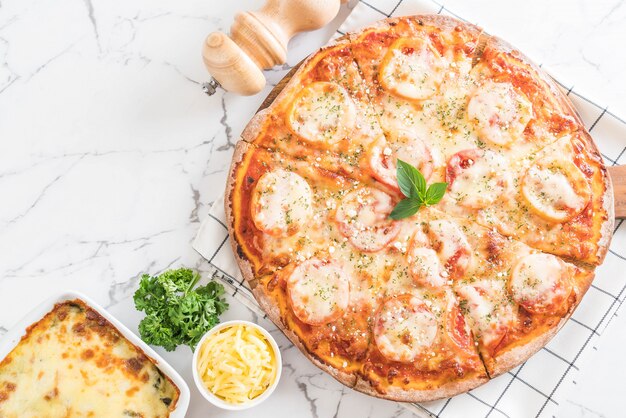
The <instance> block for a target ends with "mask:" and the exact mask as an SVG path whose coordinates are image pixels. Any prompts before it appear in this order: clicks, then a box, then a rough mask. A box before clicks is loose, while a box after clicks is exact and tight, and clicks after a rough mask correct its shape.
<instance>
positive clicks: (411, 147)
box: [370, 130, 434, 190]
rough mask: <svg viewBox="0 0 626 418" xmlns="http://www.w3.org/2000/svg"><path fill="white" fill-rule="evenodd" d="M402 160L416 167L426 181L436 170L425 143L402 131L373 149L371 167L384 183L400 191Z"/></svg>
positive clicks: (375, 175) (410, 133) (378, 143)
mask: <svg viewBox="0 0 626 418" xmlns="http://www.w3.org/2000/svg"><path fill="white" fill-rule="evenodd" d="M398 160H402V161H404V162H406V163H409V164H411V165H412V166H414V167H416V168H417V169H418V170H419V171H420V172H421V173H422V175H423V176H424V178H425V179H426V180H428V179H429V178H430V175H431V174H432V172H433V169H434V161H433V157H432V155H431V154H430V150H429V148H428V147H427V146H426V144H425V143H424V141H422V140H421V139H419V138H418V137H417V136H416V135H415V134H414V133H412V132H409V131H404V130H403V131H400V132H398V133H397V135H395V136H394V138H393V139H392V140H381V141H378V142H377V143H376V144H374V145H373V146H372V148H371V157H370V166H371V168H372V171H373V172H374V177H376V178H377V179H378V180H379V181H381V182H382V183H385V184H386V185H387V186H390V187H392V188H394V189H398V190H399V188H398V179H397V175H396V173H397V161H398Z"/></svg>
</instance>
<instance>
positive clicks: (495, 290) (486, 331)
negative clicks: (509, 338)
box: [456, 279, 517, 347]
mask: <svg viewBox="0 0 626 418" xmlns="http://www.w3.org/2000/svg"><path fill="white" fill-rule="evenodd" d="M456 290H457V293H458V294H459V295H460V296H461V298H463V299H464V300H466V301H467V302H466V303H467V304H466V309H467V311H468V314H469V318H470V320H471V321H472V323H473V325H474V326H473V328H474V330H475V331H474V332H476V331H478V335H477V337H478V338H479V339H481V340H482V343H483V345H485V346H487V347H489V346H496V345H497V344H498V343H499V342H500V340H501V339H502V338H503V337H504V335H505V334H506V333H507V332H508V330H509V329H511V328H514V324H515V322H516V320H517V316H516V315H515V311H514V306H513V304H512V303H511V301H510V300H509V297H508V295H507V292H506V288H505V285H504V283H503V282H501V281H497V280H488V279H484V280H479V281H476V282H474V283H472V284H464V285H461V286H459V287H457V289H456Z"/></svg>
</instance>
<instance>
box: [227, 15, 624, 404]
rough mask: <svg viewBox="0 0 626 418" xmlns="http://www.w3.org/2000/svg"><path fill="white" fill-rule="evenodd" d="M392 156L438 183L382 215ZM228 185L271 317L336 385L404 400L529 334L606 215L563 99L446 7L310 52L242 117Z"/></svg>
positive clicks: (523, 344) (236, 229)
mask: <svg viewBox="0 0 626 418" xmlns="http://www.w3.org/2000/svg"><path fill="white" fill-rule="evenodd" d="M398 160H402V161H405V162H407V163H409V164H410V165H412V166H413V167H415V168H416V169H418V170H419V171H420V172H421V174H422V175H423V176H424V178H425V179H426V181H427V182H428V184H431V183H436V182H447V189H446V192H445V194H444V196H443V199H441V200H440V201H439V202H438V203H436V204H433V205H430V206H424V207H421V208H420V209H419V210H418V211H417V212H416V213H415V214H414V215H412V216H409V217H405V218H403V219H399V220H394V219H391V218H390V216H389V215H390V213H391V212H392V210H393V209H394V207H395V206H396V205H397V204H398V202H400V201H401V200H402V199H403V198H404V195H403V191H402V190H401V189H400V186H399V183H398V179H397V177H396V175H397V164H398ZM226 196H227V198H226V214H227V216H228V227H229V231H230V235H231V243H232V246H233V249H234V252H235V255H236V258H237V261H238V263H239V266H240V268H241V271H242V273H243V276H244V277H245V279H246V280H247V282H248V284H249V285H250V287H251V289H252V291H253V293H254V295H255V297H256V299H257V301H258V302H259V304H260V305H261V307H262V308H263V309H264V310H265V312H267V314H268V316H269V317H270V318H271V319H272V320H273V321H274V322H275V323H276V324H277V325H278V326H279V327H280V328H281V329H282V330H283V331H284V332H285V334H286V335H287V337H288V338H289V339H290V340H291V341H292V342H293V343H294V344H295V345H296V346H297V347H298V348H299V349H300V350H301V351H302V352H303V353H304V354H305V355H306V356H307V357H308V358H309V359H310V360H311V361H312V362H313V363H315V364H316V365H317V366H319V367H320V368H322V369H323V370H325V371H327V372H328V373H330V374H331V375H332V376H334V377H335V378H336V379H337V380H339V381H340V382H342V383H343V384H345V385H347V386H350V387H353V388H355V389H356V390H359V391H362V392H364V393H368V394H371V395H374V396H378V397H383V398H387V399H394V400H399V401H428V400H434V399H438V398H442V397H448V396H452V395H455V394H458V393H461V392H465V391H467V390H470V389H472V388H474V387H476V386H478V385H481V384H483V383H485V382H487V381H488V380H489V379H490V378H493V377H495V376H497V375H499V374H501V373H504V372H506V371H507V370H510V369H511V368H513V367H515V366H516V365H518V364H520V363H522V362H523V361H525V360H526V359H528V357H530V356H531V355H532V354H533V353H535V352H536V351H537V350H539V349H540V348H541V347H543V346H544V345H545V344H546V343H547V342H548V341H549V339H550V338H551V337H552V336H553V335H554V334H555V333H556V332H557V330H558V329H559V328H560V327H561V326H562V325H563V323H564V322H565V321H566V320H567V319H568V318H569V316H570V315H571V314H572V312H573V311H574V309H575V308H576V306H577V305H578V303H579V302H580V300H581V298H582V297H583V295H584V294H585V292H586V290H587V289H588V287H589V286H590V284H591V281H592V279H593V276H594V269H595V267H597V266H598V265H599V264H600V263H601V262H602V260H603V259H604V256H605V253H606V251H607V247H608V243H609V241H610V236H611V232H612V227H613V206H612V205H613V197H612V190H611V183H610V179H609V177H608V174H607V172H606V169H605V167H604V165H603V162H602V159H601V157H600V153H599V152H598V150H597V148H596V146H595V144H594V143H593V140H592V139H591V137H590V136H589V134H588V133H587V132H586V131H585V129H584V127H583V125H582V123H581V121H580V118H579V117H578V116H577V115H576V113H575V111H574V109H573V107H572V105H571V104H570V103H569V101H568V100H567V98H566V96H565V95H564V94H563V93H562V92H561V91H560V90H559V89H558V88H557V87H556V86H555V84H554V82H553V81H552V80H551V79H550V78H549V77H547V76H546V75H545V74H543V73H542V72H541V70H540V69H539V68H537V67H536V66H535V65H533V64H532V63H531V62H529V60H528V59H526V58H525V57H524V56H523V55H521V54H520V53H519V52H517V51H516V50H514V49H513V48H511V47H510V46H509V45H508V44H506V43H505V42H503V41H502V40H500V39H498V38H495V37H492V36H489V35H487V34H485V33H483V32H482V30H481V29H480V28H478V27H476V26H473V25H469V24H466V23H462V22H460V21H457V20H455V19H452V18H449V17H444V16H430V15H427V16H426V15H425V16H413V17H403V18H397V19H388V20H384V21H381V22H379V23H377V24H375V25H373V26H371V27H368V28H366V29H364V30H362V31H361V32H359V33H355V34H349V35H347V36H345V37H343V38H342V39H340V40H338V41H336V42H335V43H334V44H332V45H329V46H327V47H325V48H323V49H321V50H320V51H318V52H317V53H315V54H313V55H312V56H311V57H309V58H308V59H307V60H306V61H304V62H303V63H302V65H301V66H300V67H299V69H298V70H297V71H296V72H295V73H294V74H293V76H292V77H291V79H290V81H289V82H288V83H287V84H286V86H285V87H284V88H283V90H282V92H281V93H280V94H279V95H278V97H277V98H276V99H275V100H274V101H273V103H272V104H271V105H270V106H269V107H268V108H266V109H264V110H263V111H261V112H259V113H258V114H257V115H256V116H255V117H254V118H253V119H252V121H251V122H250V123H249V125H248V126H247V127H246V129H245V131H244V132H243V134H242V138H241V141H239V142H238V144H237V147H236V151H235V155H234V157H233V163H232V167H231V172H230V176H229V181H228V185H227V192H226Z"/></svg>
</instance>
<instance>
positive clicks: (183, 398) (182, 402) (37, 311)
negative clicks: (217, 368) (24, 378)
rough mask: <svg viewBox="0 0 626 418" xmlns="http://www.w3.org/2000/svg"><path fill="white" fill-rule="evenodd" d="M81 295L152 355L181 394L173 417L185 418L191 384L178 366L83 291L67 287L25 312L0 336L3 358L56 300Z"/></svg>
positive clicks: (84, 300) (78, 297)
mask: <svg viewBox="0 0 626 418" xmlns="http://www.w3.org/2000/svg"><path fill="white" fill-rule="evenodd" d="M74 299H81V300H82V301H83V302H85V303H86V304H87V305H89V306H90V307H91V308H92V309H93V310H95V311H96V312H98V313H99V314H100V315H102V316H103V317H104V318H105V319H106V320H107V321H109V322H110V323H111V324H113V326H114V327H115V328H117V330H118V331H119V332H120V333H121V334H122V335H123V336H124V337H125V338H126V339H128V340H129V341H130V342H131V343H132V344H134V345H136V346H137V347H139V348H140V349H141V350H142V351H143V352H144V353H145V354H146V355H147V356H148V357H150V358H151V359H152V360H154V362H155V363H156V365H157V366H158V367H159V369H160V370H161V372H163V374H165V375H166V376H167V377H169V378H170V379H171V380H172V382H174V384H175V385H176V386H178V389H179V390H180V395H179V398H178V402H177V403H176V408H174V410H173V411H172V413H171V414H170V418H184V417H185V413H186V412H187V408H188V407H189V399H190V393H189V386H187V383H186V382H185V381H184V380H183V378H182V377H181V376H180V375H179V374H178V372H177V371H176V370H174V368H173V367H172V366H170V365H169V364H168V363H167V362H166V361H165V360H164V359H163V358H162V357H161V356H159V355H158V354H157V353H156V352H155V351H154V350H153V349H152V348H150V347H149V346H148V345H147V344H146V343H144V342H143V341H142V340H141V338H139V337H138V336H137V335H135V334H134V333H133V332H132V331H130V330H129V329H128V328H126V326H125V325H124V324H122V323H121V322H120V321H118V320H117V319H116V318H115V317H114V316H113V315H111V314H110V313H109V312H107V311H106V309H104V308H103V307H102V306H100V305H99V304H98V303H96V302H95V301H93V300H92V299H91V298H89V297H87V296H85V295H84V294H82V293H80V292H76V291H73V290H68V291H64V292H61V293H59V294H57V295H55V296H53V297H51V298H49V299H46V300H45V301H43V302H42V303H41V304H39V305H38V306H37V307H35V308H34V309H33V310H31V311H30V312H29V313H28V314H26V316H24V317H23V318H22V319H21V320H20V321H19V322H18V323H17V324H15V326H14V327H12V328H11V329H10V330H9V331H8V332H7V333H6V334H4V335H3V336H2V338H0V360H1V359H4V358H5V357H6V356H7V355H8V354H9V353H10V352H11V350H13V348H15V346H16V345H17V344H18V343H19V342H20V340H21V339H22V337H23V336H24V335H25V334H26V329H27V328H28V327H29V326H30V325H32V324H34V323H35V322H37V321H39V320H40V319H42V318H43V317H44V315H46V314H47V313H48V312H50V311H52V309H53V308H54V305H55V304H57V303H61V302H64V301H67V300H74Z"/></svg>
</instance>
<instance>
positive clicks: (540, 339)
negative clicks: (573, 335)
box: [487, 273, 594, 379]
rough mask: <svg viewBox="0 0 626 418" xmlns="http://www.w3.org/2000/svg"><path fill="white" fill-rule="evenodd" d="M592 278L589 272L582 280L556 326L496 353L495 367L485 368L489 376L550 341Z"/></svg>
mask: <svg viewBox="0 0 626 418" xmlns="http://www.w3.org/2000/svg"><path fill="white" fill-rule="evenodd" d="M593 278H594V274H593V273H591V274H589V275H588V277H587V280H585V282H583V283H582V285H581V286H579V287H578V289H577V294H578V298H577V300H576V303H574V304H572V306H570V309H569V310H568V312H567V314H565V316H564V317H562V318H561V320H560V321H559V322H558V324H557V325H556V326H554V327H552V328H550V329H549V330H548V331H546V332H544V333H543V334H539V335H536V336H535V338H534V339H533V340H532V341H529V342H528V343H526V344H524V345H520V346H517V347H514V348H512V349H511V350H509V351H506V352H504V353H502V354H499V355H497V356H496V358H495V364H494V365H495V367H493V368H492V369H491V370H489V367H488V368H487V371H488V372H489V377H490V378H491V379H493V378H495V377H497V376H500V375H501V374H503V373H506V372H507V371H509V370H511V369H513V368H515V367H517V366H519V365H520V364H522V363H524V362H525V361H526V360H528V359H529V358H530V357H532V356H533V355H534V354H535V353H536V352H537V351H539V350H541V349H542V348H543V347H545V346H546V345H547V344H548V342H550V340H551V339H552V338H553V337H554V336H555V335H556V334H557V333H558V332H559V330H560V329H561V328H563V325H565V323H566V322H567V321H568V320H569V319H570V317H571V316H572V315H573V314H574V311H575V310H576V308H577V307H578V305H579V304H580V301H581V300H582V298H583V296H584V295H585V293H587V290H588V289H589V287H590V286H591V283H592V282H593Z"/></svg>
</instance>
